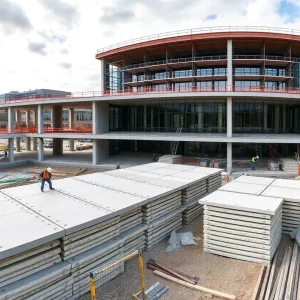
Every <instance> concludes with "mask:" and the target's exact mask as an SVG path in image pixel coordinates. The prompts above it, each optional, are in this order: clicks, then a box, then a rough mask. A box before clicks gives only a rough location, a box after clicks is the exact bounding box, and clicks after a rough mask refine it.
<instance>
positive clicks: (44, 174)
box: [40, 167, 54, 192]
mask: <svg viewBox="0 0 300 300" xmlns="http://www.w3.org/2000/svg"><path fill="white" fill-rule="evenodd" d="M51 172H52V168H50V167H48V168H47V169H46V170H44V171H43V172H41V173H40V178H41V181H42V183H41V191H42V192H43V191H44V185H45V181H46V182H48V184H49V187H50V190H54V188H53V187H52V182H51Z"/></svg>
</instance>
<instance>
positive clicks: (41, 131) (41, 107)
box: [37, 104, 44, 134]
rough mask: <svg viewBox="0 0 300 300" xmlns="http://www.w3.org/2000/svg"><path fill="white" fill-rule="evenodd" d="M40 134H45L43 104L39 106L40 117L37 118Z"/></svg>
mask: <svg viewBox="0 0 300 300" xmlns="http://www.w3.org/2000/svg"><path fill="white" fill-rule="evenodd" d="M37 125H38V133H40V134H42V133H44V111H43V106H42V105H41V104H39V105H38V117H37Z"/></svg>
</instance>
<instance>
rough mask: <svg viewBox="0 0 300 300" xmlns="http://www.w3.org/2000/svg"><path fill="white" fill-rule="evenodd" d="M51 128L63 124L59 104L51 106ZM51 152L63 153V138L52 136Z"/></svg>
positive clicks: (61, 109)
mask: <svg viewBox="0 0 300 300" xmlns="http://www.w3.org/2000/svg"><path fill="white" fill-rule="evenodd" d="M52 115H53V128H62V126H63V108H62V106H61V105H54V106H53V112H52ZM53 154H56V155H62V154H63V139H60V138H53Z"/></svg>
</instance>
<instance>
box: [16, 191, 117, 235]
mask: <svg viewBox="0 0 300 300" xmlns="http://www.w3.org/2000/svg"><path fill="white" fill-rule="evenodd" d="M78 188H79V189H80V187H78ZM72 189H73V188H72ZM17 200H18V201H19V202H20V203H23V204H24V205H26V206H27V207H29V208H30V209H31V210H33V211H35V212H37V213H38V214H40V215H42V216H43V217H45V218H47V219H49V220H51V221H52V222H53V223H55V224H57V225H59V226H61V227H62V228H64V229H65V231H66V234H71V233H73V232H76V231H78V230H81V229H84V228H87V227H89V226H92V225H94V224H97V223H99V222H101V221H105V220H107V219H109V218H111V217H112V216H113V213H112V212H111V211H109V210H107V209H104V208H100V207H97V206H95V205H92V204H89V203H87V202H84V201H82V200H78V199H75V198H73V197H71V196H68V195H65V194H62V193H60V192H58V191H51V192H45V193H41V192H40V194H39V195H32V196H28V197H20V198H17Z"/></svg>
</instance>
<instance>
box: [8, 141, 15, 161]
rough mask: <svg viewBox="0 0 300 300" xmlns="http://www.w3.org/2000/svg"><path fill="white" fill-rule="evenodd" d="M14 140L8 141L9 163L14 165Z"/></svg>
mask: <svg viewBox="0 0 300 300" xmlns="http://www.w3.org/2000/svg"><path fill="white" fill-rule="evenodd" d="M14 151H15V150H14V138H9V139H8V157H9V162H10V163H13V162H14V161H15V154H14Z"/></svg>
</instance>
